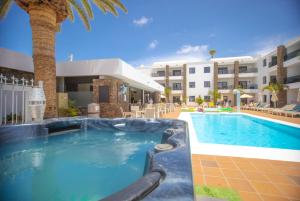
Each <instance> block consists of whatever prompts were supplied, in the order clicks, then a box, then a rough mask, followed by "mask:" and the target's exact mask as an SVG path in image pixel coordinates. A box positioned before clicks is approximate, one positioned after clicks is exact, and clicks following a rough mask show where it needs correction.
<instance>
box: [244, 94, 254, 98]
mask: <svg viewBox="0 0 300 201" xmlns="http://www.w3.org/2000/svg"><path fill="white" fill-rule="evenodd" d="M241 98H253V96H251V95H249V94H243V95H241Z"/></svg>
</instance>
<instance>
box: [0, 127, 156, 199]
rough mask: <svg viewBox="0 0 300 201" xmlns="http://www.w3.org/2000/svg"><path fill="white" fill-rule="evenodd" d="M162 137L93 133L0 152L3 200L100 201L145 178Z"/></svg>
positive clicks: (8, 146) (19, 145) (18, 145)
mask: <svg viewBox="0 0 300 201" xmlns="http://www.w3.org/2000/svg"><path fill="white" fill-rule="evenodd" d="M161 137H162V135H161V134H158V133H137V132H121V131H118V132H112V131H101V130H94V129H93V130H88V131H87V132H80V131H76V132H71V133H67V134H63V135H57V136H51V137H48V138H39V139H34V140H27V141H25V142H24V141H23V142H21V143H11V144H5V145H1V146H0V156H1V158H0V174H1V176H0V200H10V201H15V200H22V201H27V200H28V201H29V200H36V201H41V200H43V201H53V200H55V201H60V200H61V201H68V200H70V201H71V200H72V201H77V200H78V201H79V200H80V201H87V200H89V201H90V200H91V201H92V200H99V199H101V198H104V197H106V196H108V195H110V194H112V193H114V192H116V191H119V190H121V189H122V188H124V187H126V186H128V185H129V184H131V183H133V182H134V181H136V180H137V179H139V178H140V177H142V176H143V171H144V166H145V159H146V152H147V151H148V150H149V149H150V148H152V147H154V145H155V144H157V143H160V142H161Z"/></svg>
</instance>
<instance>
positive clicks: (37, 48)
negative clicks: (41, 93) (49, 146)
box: [0, 0, 127, 117]
mask: <svg viewBox="0 0 300 201" xmlns="http://www.w3.org/2000/svg"><path fill="white" fill-rule="evenodd" d="M78 1H79V0H78ZM78 1H77V0H1V1H0V19H3V18H4V16H5V15H6V14H7V13H8V11H9V10H10V7H11V5H12V3H13V2H15V3H16V4H17V5H18V6H19V7H21V8H22V9H23V10H24V11H26V12H27V13H28V15H29V18H30V26H31V31H32V48H33V55H32V57H33V63H34V76H35V81H36V82H37V81H38V80H42V81H44V90H45V95H46V111H45V117H56V116H57V108H56V66H55V64H56V61H55V34H56V32H57V31H59V29H60V24H61V23H62V22H63V21H64V20H66V18H69V19H70V20H71V21H74V13H73V9H74V10H76V11H77V13H78V15H79V17H80V18H81V19H82V21H83V23H84V25H85V27H86V28H87V30H90V24H89V18H90V19H92V18H93V11H92V8H91V4H90V1H89V0H80V2H81V4H79V2H78ZM92 2H93V3H94V4H95V5H96V6H97V7H98V8H99V9H100V10H101V11H102V12H104V13H107V12H110V13H112V14H113V15H115V16H117V15H118V12H117V9H116V7H119V8H120V9H122V10H123V11H124V12H127V9H126V8H125V6H124V5H123V4H122V3H121V2H120V0H92Z"/></svg>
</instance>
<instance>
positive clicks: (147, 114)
mask: <svg viewBox="0 0 300 201" xmlns="http://www.w3.org/2000/svg"><path fill="white" fill-rule="evenodd" d="M144 117H145V118H147V119H153V118H155V108H146V109H145V116H144Z"/></svg>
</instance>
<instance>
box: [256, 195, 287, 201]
mask: <svg viewBox="0 0 300 201" xmlns="http://www.w3.org/2000/svg"><path fill="white" fill-rule="evenodd" d="M261 197H262V199H263V200H264V201H289V199H288V198H286V197H279V196H272V195H261Z"/></svg>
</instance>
